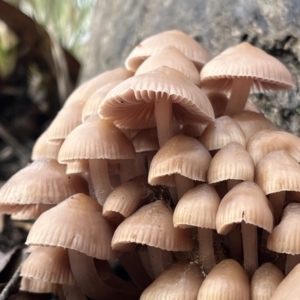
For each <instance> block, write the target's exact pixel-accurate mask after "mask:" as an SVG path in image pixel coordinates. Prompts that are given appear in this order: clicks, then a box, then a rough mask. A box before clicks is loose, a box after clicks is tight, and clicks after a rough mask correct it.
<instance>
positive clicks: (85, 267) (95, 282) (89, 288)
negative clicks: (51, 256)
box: [68, 249, 139, 300]
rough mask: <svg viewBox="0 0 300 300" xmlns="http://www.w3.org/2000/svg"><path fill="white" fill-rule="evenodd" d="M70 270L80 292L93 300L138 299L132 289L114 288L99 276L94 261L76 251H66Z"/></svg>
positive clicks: (137, 295) (137, 294) (136, 293)
mask: <svg viewBox="0 0 300 300" xmlns="http://www.w3.org/2000/svg"><path fill="white" fill-rule="evenodd" d="M68 254H69V260H70V265H71V270H72V273H73V275H74V278H75V281H76V283H77V285H78V287H79V288H80V289H81V291H82V292H83V293H84V294H85V295H87V296H88V297H90V298H92V299H94V300H98V299H99V300H100V299H126V300H127V299H128V300H130V299H139V292H137V291H136V290H135V289H134V287H133V286H132V288H131V289H130V290H127V289H126V290H125V289H121V288H117V287H116V288H114V287H111V286H109V285H107V284H106V283H104V281H103V279H102V278H101V277H100V276H99V274H98V272H97V270H96V267H95V263H94V259H93V258H92V257H89V256H87V255H85V254H83V253H80V252H78V251H75V250H72V249H68Z"/></svg>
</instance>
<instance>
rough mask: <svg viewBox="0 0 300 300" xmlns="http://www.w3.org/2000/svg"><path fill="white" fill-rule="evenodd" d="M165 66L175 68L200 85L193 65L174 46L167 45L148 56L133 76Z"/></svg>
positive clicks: (197, 73)
mask: <svg viewBox="0 0 300 300" xmlns="http://www.w3.org/2000/svg"><path fill="white" fill-rule="evenodd" d="M162 66H166V67H169V68H171V69H175V70H177V71H179V72H181V73H182V74H183V75H185V76H186V77H187V78H189V79H190V80H191V81H192V82H194V84H196V85H200V77H199V72H198V70H197V68H196V67H195V65H194V64H193V63H192V62H191V61H190V60H189V59H188V58H187V57H186V56H185V55H184V54H182V53H181V52H180V51H179V50H177V49H176V48H175V47H167V48H164V49H162V51H161V52H159V53H157V54H154V55H153V56H150V57H149V58H148V59H146V60H145V61H144V62H143V63H142V64H141V65H140V66H139V68H138V69H137V70H136V72H135V76H137V75H140V74H144V73H147V72H150V71H153V70H155V69H157V68H159V67H162Z"/></svg>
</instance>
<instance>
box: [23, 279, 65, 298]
mask: <svg viewBox="0 0 300 300" xmlns="http://www.w3.org/2000/svg"><path fill="white" fill-rule="evenodd" d="M58 287H59V285H57V284H55V283H51V282H46V281H42V280H35V279H32V278H27V277H22V279H21V282H20V291H26V292H30V293H39V294H41V293H43V294H44V293H56V292H57V290H58Z"/></svg>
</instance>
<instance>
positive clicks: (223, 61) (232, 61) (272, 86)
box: [200, 42, 294, 91]
mask: <svg viewBox="0 0 300 300" xmlns="http://www.w3.org/2000/svg"><path fill="white" fill-rule="evenodd" d="M200 77H201V86H202V87H205V88H209V89H210V90H218V91H229V90H230V89H231V86H232V82H233V80H234V79H235V78H239V77H245V78H252V79H253V84H252V90H254V91H271V90H272V91H274V90H275V91H277V90H284V89H290V88H292V87H293V86H294V84H293V78H292V76H291V74H290V72H289V71H288V70H287V68H286V67H285V66H284V65H283V64H282V63H281V62H280V61H279V60H277V59H276V58H274V57H272V56H270V55H268V54H267V53H266V52H264V51H263V50H261V49H259V48H256V47H253V46H252V45H250V44H249V43H247V42H244V43H241V44H239V45H237V46H234V47H231V48H228V49H226V50H225V51H223V52H222V53H221V54H219V55H218V56H216V57H215V58H214V59H212V60H211V61H210V62H208V63H207V64H206V65H205V66H204V67H203V69H202V70H201V74H200Z"/></svg>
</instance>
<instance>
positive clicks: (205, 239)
mask: <svg viewBox="0 0 300 300" xmlns="http://www.w3.org/2000/svg"><path fill="white" fill-rule="evenodd" d="M198 242H199V260H200V262H201V264H202V266H203V270H204V272H205V274H208V273H209V272H210V271H211V269H212V268H213V267H214V266H215V265H216V260H215V252H214V247H213V238H212V230H211V229H209V228H198Z"/></svg>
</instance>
